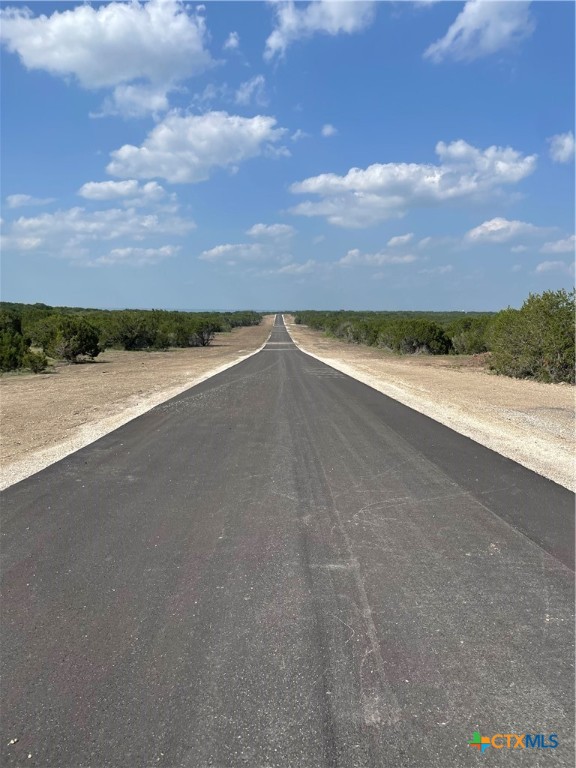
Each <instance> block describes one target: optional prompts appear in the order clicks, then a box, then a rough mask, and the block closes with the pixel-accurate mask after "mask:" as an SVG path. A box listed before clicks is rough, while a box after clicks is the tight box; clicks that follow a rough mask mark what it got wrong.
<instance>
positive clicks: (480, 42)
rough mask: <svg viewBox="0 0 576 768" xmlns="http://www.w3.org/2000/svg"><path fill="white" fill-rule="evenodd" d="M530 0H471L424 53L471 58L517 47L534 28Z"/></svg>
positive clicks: (435, 57) (434, 56) (437, 58)
mask: <svg viewBox="0 0 576 768" xmlns="http://www.w3.org/2000/svg"><path fill="white" fill-rule="evenodd" d="M529 8H530V2H524V1H523V0H522V1H520V0H516V2H489V1H488V0H468V2H467V3H466V4H465V6H464V8H463V10H462V11H461V12H460V13H459V15H458V17H457V18H456V20H455V21H454V23H453V24H452V26H451V27H450V29H449V30H448V32H446V34H445V35H444V37H443V38H441V39H440V40H437V41H436V42H435V43H433V44H432V45H431V46H429V48H427V50H426V51H425V53H424V57H425V58H428V59H431V61H433V62H436V63H437V62H440V61H442V60H443V59H446V58H452V59H455V60H456V61H471V60H473V59H478V58H481V57H483V56H490V55H491V54H493V53H497V52H498V51H502V50H506V49H507V48H511V47H514V46H515V45H517V44H518V43H519V42H520V41H522V40H524V39H525V38H527V37H529V36H530V35H531V34H532V32H533V31H534V23H533V21H532V17H531V15H530V10H529Z"/></svg>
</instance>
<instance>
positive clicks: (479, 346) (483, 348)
mask: <svg viewBox="0 0 576 768" xmlns="http://www.w3.org/2000/svg"><path fill="white" fill-rule="evenodd" d="M489 324H490V317H488V316H485V317H462V318H460V319H458V320H455V321H454V322H453V323H451V324H450V325H449V327H448V330H447V334H448V336H449V337H450V341H451V342H452V347H453V351H454V352H455V353H456V354H457V355H477V354H480V353H481V352H487V351H488V338H487V331H488V327H489Z"/></svg>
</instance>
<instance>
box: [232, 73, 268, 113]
mask: <svg viewBox="0 0 576 768" xmlns="http://www.w3.org/2000/svg"><path fill="white" fill-rule="evenodd" d="M234 100H235V101H236V104H242V105H244V106H245V105H247V104H250V102H254V103H255V104H258V105H259V106H265V105H266V104H267V103H268V99H267V97H266V79H265V78H264V76H263V75H255V76H254V77H253V78H251V79H250V80H247V81H246V82H245V83H242V84H241V85H240V87H239V88H238V90H237V91H236V94H235V97H234Z"/></svg>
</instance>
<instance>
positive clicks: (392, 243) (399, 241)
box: [387, 232, 414, 248]
mask: <svg viewBox="0 0 576 768" xmlns="http://www.w3.org/2000/svg"><path fill="white" fill-rule="evenodd" d="M413 237H414V235H413V233H412V232H409V233H408V234H406V235H396V237H391V238H390V240H388V243H387V245H388V246H389V247H390V248H396V247H397V246H399V245H406V243H409V242H410V240H412V238H413Z"/></svg>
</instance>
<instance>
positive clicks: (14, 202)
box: [6, 195, 54, 208]
mask: <svg viewBox="0 0 576 768" xmlns="http://www.w3.org/2000/svg"><path fill="white" fill-rule="evenodd" d="M53 202H54V198H53V197H32V195H8V196H7V197H6V205H7V206H8V208H23V207H24V206H31V205H48V204H49V203H53Z"/></svg>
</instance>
